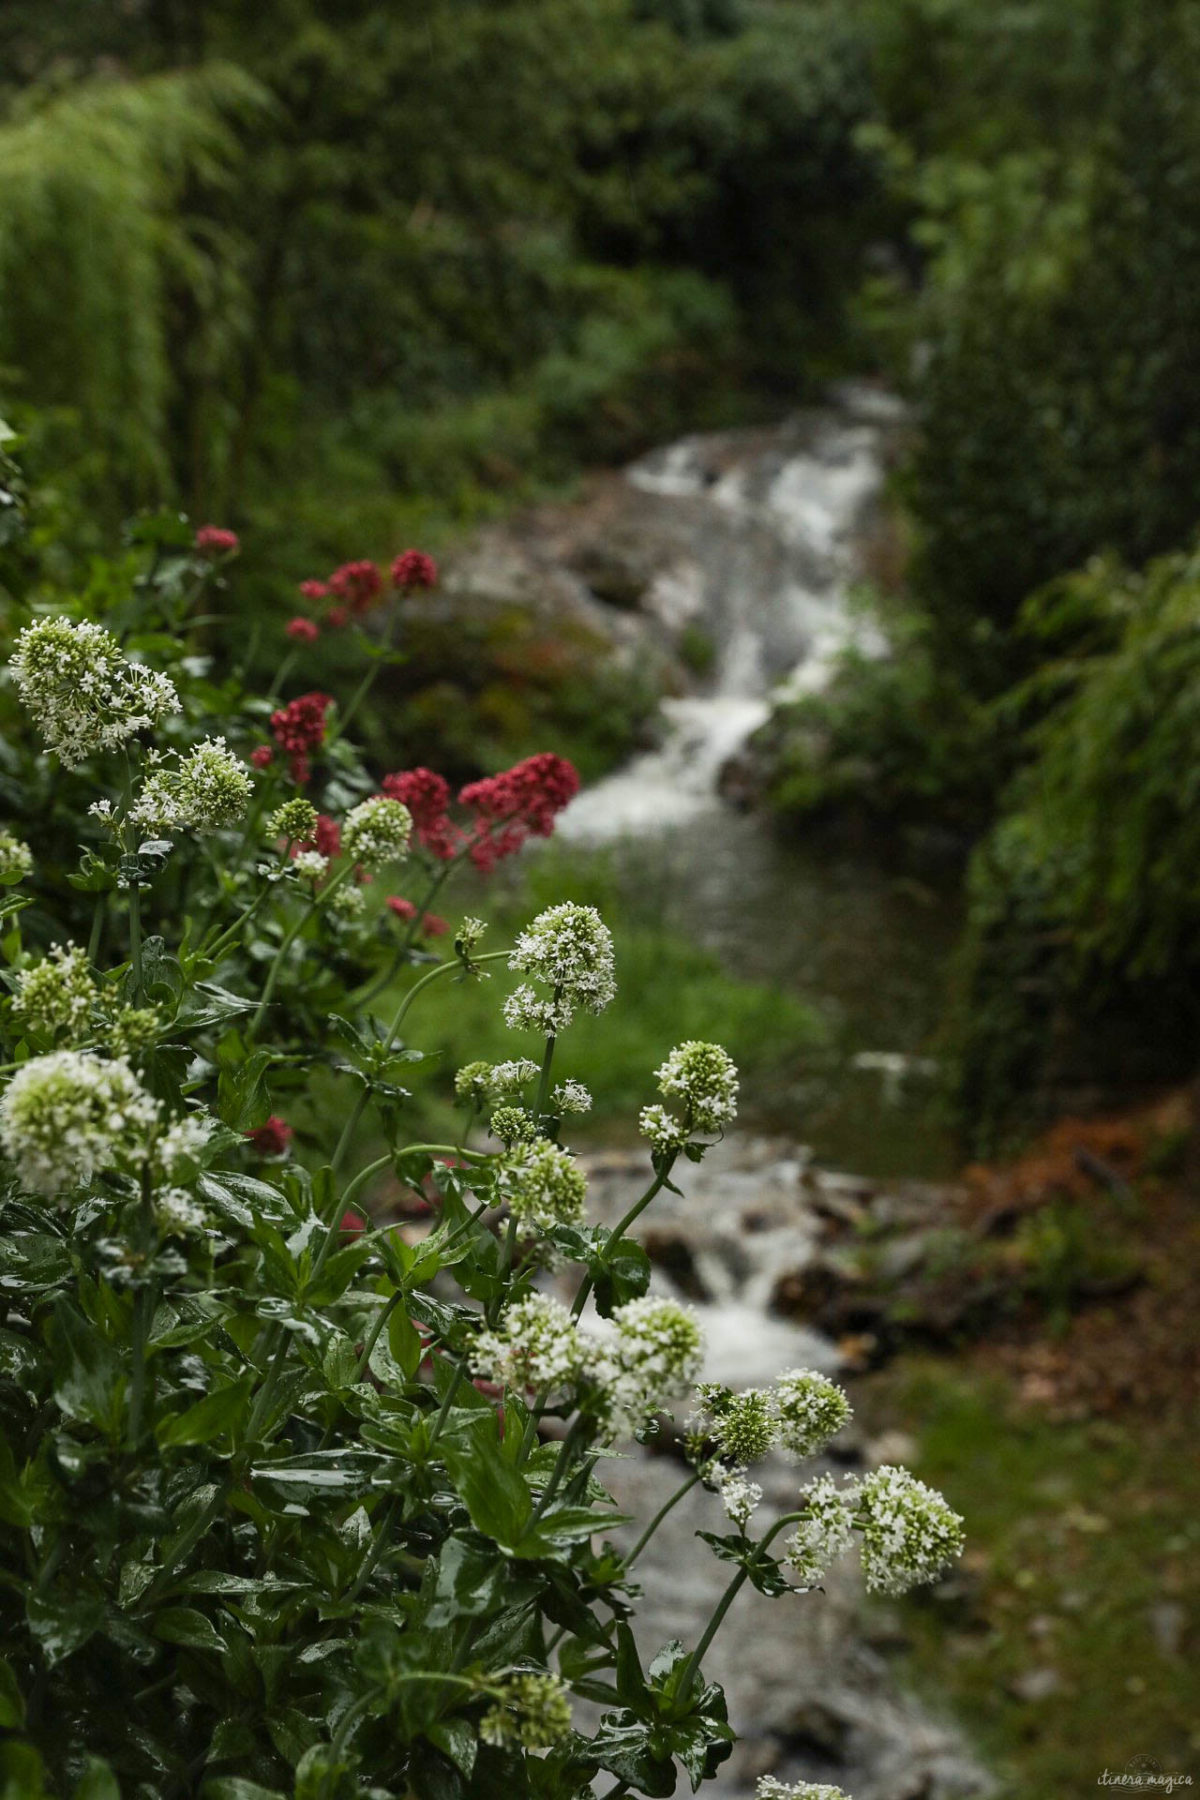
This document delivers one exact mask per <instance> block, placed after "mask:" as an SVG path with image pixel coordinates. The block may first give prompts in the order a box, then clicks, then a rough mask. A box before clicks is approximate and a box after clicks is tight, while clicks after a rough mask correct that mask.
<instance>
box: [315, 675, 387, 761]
mask: <svg viewBox="0 0 1200 1800" xmlns="http://www.w3.org/2000/svg"><path fill="white" fill-rule="evenodd" d="M381 667H382V660H380V661H378V662H373V663H372V664H371V666H370V668H369V669H368V670H367V672H366V674H365V675H364V676H363V678H362V680H361V681H360V682H359V684H358V686H357V687H356V688H355V690H354V692H353V694H351V696H350V704H349V706H348V707H347V708H346V710H345V712H344V713H342V715H341V717H340V718H339V719H338V720H337V723H336V725H335V727H334V729H333V730H332V731H331V732H330V734H329V736H328V737H327V738H326V740H325V742H326V744H327V745H329V744H335V743H336V742H337V740H338V739H339V738H340V737H345V735H346V733H347V731H348V730H349V729H350V721H351V719H352V718H353V717H354V715H355V713H356V712H357V711H358V709H359V707H360V706H361V705H362V703H363V701H364V700H365V699H366V697H367V695H368V694H369V693H370V692H371V689H372V688H373V687H374V686H375V678H376V676H377V675H378V674H379V671H380V668H381Z"/></svg>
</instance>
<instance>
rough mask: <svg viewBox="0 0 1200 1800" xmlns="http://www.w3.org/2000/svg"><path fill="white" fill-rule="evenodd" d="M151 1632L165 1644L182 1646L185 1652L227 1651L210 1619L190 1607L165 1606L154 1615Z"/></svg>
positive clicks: (223, 1640)
mask: <svg viewBox="0 0 1200 1800" xmlns="http://www.w3.org/2000/svg"><path fill="white" fill-rule="evenodd" d="M153 1631H154V1635H155V1637H156V1638H161V1639H162V1640H163V1642H164V1643H167V1644H182V1645H183V1647H184V1648H185V1649H187V1650H214V1651H223V1650H228V1648H229V1645H228V1644H227V1643H226V1641H225V1639H224V1638H223V1637H222V1636H221V1634H220V1632H219V1631H218V1630H217V1628H216V1626H215V1625H214V1624H213V1623H212V1620H211V1619H208V1618H206V1617H205V1615H204V1614H203V1613H202V1612H197V1611H196V1610H195V1608H194V1607H191V1606H165V1607H164V1608H163V1610H162V1611H161V1612H158V1613H155V1615H154V1620H153Z"/></svg>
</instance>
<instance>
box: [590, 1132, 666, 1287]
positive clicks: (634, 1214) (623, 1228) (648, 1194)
mask: <svg viewBox="0 0 1200 1800" xmlns="http://www.w3.org/2000/svg"><path fill="white" fill-rule="evenodd" d="M678 1154H679V1152H678V1151H673V1152H672V1154H671V1155H670V1156H669V1157H668V1158H667V1160H666V1162H665V1163H664V1164H663V1166H662V1168H661V1169H660V1170H659V1172H658V1174H657V1175H656V1176H655V1177H654V1180H653V1181H652V1182H651V1183H650V1186H649V1187H648V1188H647V1189H646V1191H645V1193H644V1194H643V1195H642V1197H641V1199H640V1200H635V1201H634V1203H633V1205H632V1206H631V1207H630V1209H629V1211H628V1212H627V1213H626V1214H625V1216H624V1218H623V1219H619V1220H618V1221H617V1223H616V1225H615V1226H614V1227H613V1231H612V1235H611V1237H610V1238H609V1239H608V1241H607V1242H606V1244H605V1246H604V1254H605V1256H607V1255H608V1254H609V1252H610V1251H611V1250H612V1248H613V1246H614V1245H615V1244H619V1243H620V1241H621V1239H622V1238H623V1237H624V1235H625V1233H626V1232H627V1231H628V1230H629V1227H630V1226H631V1225H632V1224H633V1223H634V1221H635V1219H637V1218H638V1217H639V1216H640V1215H641V1214H642V1213H644V1212H645V1210H646V1208H647V1207H648V1206H649V1204H650V1202H651V1201H652V1200H653V1199H654V1196H655V1195H656V1194H657V1193H659V1192H660V1191H661V1189H662V1188H663V1187H664V1186H665V1184H666V1182H667V1179H668V1177H669V1176H670V1173H671V1170H672V1169H673V1168H674V1167H675V1158H676V1156H678ZM592 1287H593V1280H592V1277H591V1275H585V1276H584V1278H583V1281H582V1282H581V1283H580V1287H579V1292H578V1293H577V1294H576V1296H575V1305H574V1306H573V1308H572V1309H571V1316H572V1318H575V1319H577V1318H578V1317H579V1315H580V1314H581V1313H582V1311H583V1309H584V1307H585V1306H586V1305H587V1300H588V1295H589V1294H590V1293H591V1291H592Z"/></svg>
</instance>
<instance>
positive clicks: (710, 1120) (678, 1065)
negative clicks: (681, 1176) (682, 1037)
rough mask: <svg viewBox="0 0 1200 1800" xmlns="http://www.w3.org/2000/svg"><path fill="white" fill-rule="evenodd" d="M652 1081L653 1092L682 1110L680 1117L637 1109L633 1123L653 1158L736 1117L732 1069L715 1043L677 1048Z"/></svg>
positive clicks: (661, 1109)
mask: <svg viewBox="0 0 1200 1800" xmlns="http://www.w3.org/2000/svg"><path fill="white" fill-rule="evenodd" d="M655 1079H656V1080H657V1082H658V1091H659V1093H660V1094H662V1095H663V1097H664V1098H665V1099H667V1100H674V1101H678V1102H680V1103H681V1104H682V1109H683V1116H682V1118H680V1117H679V1116H678V1115H677V1114H675V1113H671V1112H668V1111H667V1109H666V1107H663V1106H646V1107H643V1109H642V1113H641V1117H640V1118H639V1120H638V1124H639V1127H640V1129H641V1132H642V1136H643V1137H645V1138H647V1139H648V1140H649V1143H650V1146H651V1148H652V1149H653V1151H654V1153H655V1155H656V1156H664V1155H669V1154H671V1153H673V1152H676V1151H679V1150H681V1149H682V1148H683V1146H684V1144H686V1143H688V1142H689V1141H690V1139H692V1138H693V1137H694V1136H695V1135H696V1134H697V1133H698V1132H706V1133H711V1132H720V1131H723V1130H724V1129H725V1127H726V1125H729V1124H732V1122H733V1120H734V1119H735V1118H736V1117H737V1094H738V1073H737V1068H736V1066H735V1064H734V1062H733V1058H732V1057H731V1056H730V1055H729V1052H728V1051H727V1050H722V1048H721V1046H720V1044H704V1043H700V1042H699V1041H698V1040H697V1039H695V1038H693V1039H690V1040H689V1041H688V1042H687V1043H686V1044H678V1045H677V1046H676V1047H675V1049H674V1050H672V1052H671V1054H670V1055H669V1056H668V1057H667V1060H666V1062H664V1063H663V1065H662V1067H661V1068H660V1069H659V1070H658V1071H657V1072H656V1076H655Z"/></svg>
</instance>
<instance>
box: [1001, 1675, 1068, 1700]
mask: <svg viewBox="0 0 1200 1800" xmlns="http://www.w3.org/2000/svg"><path fill="white" fill-rule="evenodd" d="M1061 1686H1062V1676H1061V1675H1060V1674H1059V1672H1058V1670H1057V1669H1050V1668H1046V1669H1026V1670H1025V1671H1024V1673H1023V1674H1021V1675H1018V1676H1016V1677H1015V1678H1014V1679H1013V1680H1012V1681H1010V1682H1009V1684H1008V1691H1009V1693H1010V1694H1011V1695H1012V1697H1013V1699H1014V1700H1025V1701H1028V1702H1029V1703H1030V1704H1034V1703H1036V1702H1037V1701H1039V1700H1049V1699H1050V1698H1051V1696H1052V1695H1054V1694H1057V1692H1058V1690H1059V1689H1060V1688H1061Z"/></svg>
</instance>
